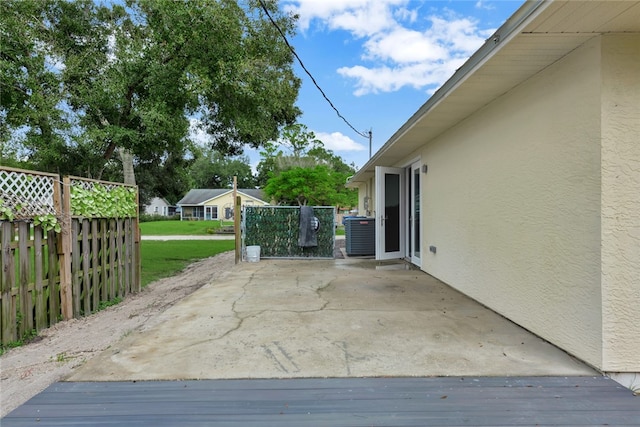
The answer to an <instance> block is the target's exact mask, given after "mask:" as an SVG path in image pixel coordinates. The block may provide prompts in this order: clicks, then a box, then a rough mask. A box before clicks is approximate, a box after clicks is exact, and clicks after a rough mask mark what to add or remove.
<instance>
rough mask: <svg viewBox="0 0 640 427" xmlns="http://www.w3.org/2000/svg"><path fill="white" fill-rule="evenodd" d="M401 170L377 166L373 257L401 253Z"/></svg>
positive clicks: (402, 188) (378, 257)
mask: <svg viewBox="0 0 640 427" xmlns="http://www.w3.org/2000/svg"><path fill="white" fill-rule="evenodd" d="M403 173H404V170H403V169H400V168H386V167H382V166H376V236H377V238H376V259H380V260H382V259H393V258H402V257H404V256H405V255H404V253H405V251H404V236H403V233H402V230H403V229H404V221H403V214H404V211H405V209H404V206H403V203H401V202H402V199H403V197H402V194H403V193H402V192H403V190H404V179H403Z"/></svg>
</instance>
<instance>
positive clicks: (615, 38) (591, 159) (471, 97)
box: [347, 1, 640, 387]
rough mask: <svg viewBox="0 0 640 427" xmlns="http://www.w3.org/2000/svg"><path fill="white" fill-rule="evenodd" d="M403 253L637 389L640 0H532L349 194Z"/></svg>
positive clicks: (382, 252)
mask: <svg viewBox="0 0 640 427" xmlns="http://www.w3.org/2000/svg"><path fill="white" fill-rule="evenodd" d="M347 185H348V186H350V187H352V188H358V190H359V211H360V213H361V215H362V214H363V213H365V214H366V215H369V216H371V217H375V219H376V220H375V221H376V257H377V258H378V259H385V258H403V257H404V258H406V259H408V260H409V261H410V262H412V263H414V264H415V265H417V266H418V267H419V268H420V269H422V270H423V271H425V272H426V273H428V274H430V275H433V276H435V277H437V278H438V279H440V280H442V281H443V282H445V283H447V284H449V285H450V286H452V287H454V288H456V289H458V290H459V291H461V292H463V293H465V294H467V295H469V296H471V297H472V298H474V299H476V300H478V301H479V302H481V303H483V304H485V305H486V306H488V307H490V308H492V309H493V310H495V311H496V312H498V313H500V314H502V315H504V316H506V317H507V318H509V319H511V320H512V321H514V322H515V323H517V324H519V325H521V326H523V327H524V328H526V329H528V330H530V331H532V332H533V333H535V334H537V335H539V336H540V337H542V338H544V339H546V340H548V341H549V342H551V343H553V344H555V345H557V346H558V347H560V348H562V349H564V350H565V351H567V352H568V353H570V354H572V355H574V356H575V357H577V358H578V359H581V360H583V361H584V362H586V363H588V364H590V365H591V366H593V367H594V368H596V369H598V370H599V371H601V372H604V373H607V374H609V375H611V376H612V377H614V378H616V379H618V380H619V381H620V382H621V383H623V384H625V383H627V384H625V385H628V386H631V387H640V375H638V373H640V2H639V1H614V2H610V1H527V2H525V3H524V4H523V5H522V7H521V8H520V9H519V10H518V11H516V12H515V14H514V15H513V16H512V17H510V18H509V19H508V20H507V21H506V22H505V24H504V25H503V26H502V27H500V28H499V29H498V30H497V31H496V33H495V34H494V35H493V36H492V37H491V38H490V39H488V40H487V41H486V43H485V44H484V45H483V46H482V47H481V48H480V49H479V50H478V51H477V52H476V53H475V54H474V55H473V56H472V57H471V58H470V59H469V60H468V61H467V62H466V63H465V64H464V65H463V66H462V67H461V68H460V69H458V70H457V71H456V73H455V74H454V75H453V76H452V77H451V78H450V79H449V80H448V81H447V82H446V83H445V84H444V85H443V86H442V87H441V88H440V89H439V90H438V91H437V92H436V93H435V94H434V95H433V96H432V97H431V98H430V99H428V100H427V101H426V103H425V104H424V105H423V106H422V107H421V108H420V109H419V110H418V111H416V112H415V114H414V115H413V116H412V117H411V118H409V120H408V121H407V122H406V123H405V124H404V125H402V127H401V128H400V129H398V131H397V132H396V133H395V134H394V135H393V136H392V137H391V138H390V139H389V140H388V141H387V142H386V143H385V144H384V145H383V146H382V148H381V149H380V150H379V151H378V152H376V153H375V154H374V155H373V156H372V157H371V159H370V160H369V161H368V162H367V164H366V165H364V167H362V168H361V169H360V170H359V171H358V173H357V174H356V175H355V176H354V177H353V178H352V179H351V180H350V182H349V183H348V184H347Z"/></svg>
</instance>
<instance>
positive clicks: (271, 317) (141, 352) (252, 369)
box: [68, 258, 597, 381]
mask: <svg viewBox="0 0 640 427" xmlns="http://www.w3.org/2000/svg"><path fill="white" fill-rule="evenodd" d="M555 375H558V376H577V375H597V373H596V372H595V371H594V370H592V369H591V368H589V367H588V366H586V365H584V364H583V363H581V362H580V361H577V360H576V359H574V358H572V357H571V356H569V355H568V354H566V353H565V352H563V351H561V350H560V349H558V348H556V347H554V346H552V345H550V344H549V343H547V342H545V341H543V340H542V339H540V338H538V337H536V336H534V335H533V334H531V333H529V332H527V331H526V330H524V329H522V328H520V327H518V326H517V325H515V324H513V323H511V322H510V321H508V320H506V319H505V318H503V317H501V316H500V315H498V314H496V313H494V312H493V311H491V310H488V309H487V308H485V307H483V306H481V305H480V304H478V303H476V302H475V301H473V300H471V299H469V298H468V297H466V296H464V295H462V294H461V293H459V292H457V291H455V290H453V289H452V288H450V287H448V286H447V285H445V284H443V283H442V282H440V281H438V280H437V279H435V278H433V277H431V276H429V275H427V274H425V273H423V272H421V271H419V270H415V269H411V268H410V267H409V266H408V264H406V263H404V262H402V261H394V262H378V261H375V260H371V259H353V258H349V259H341V260H322V261H317V260H261V261H260V262H258V263H241V264H239V265H237V266H235V267H234V269H233V270H232V272H231V273H230V274H229V275H227V276H226V277H225V278H224V281H222V282H213V283H209V284H207V285H205V286H204V287H202V288H201V289H199V290H198V291H196V292H195V293H193V294H192V295H190V296H189V297H188V298H186V299H184V300H182V301H181V302H180V303H178V304H177V305H175V306H174V307H172V308H170V309H169V310H167V311H165V312H164V313H163V314H162V315H161V318H160V319H158V322H156V324H155V326H153V327H151V328H149V329H147V330H142V331H137V332H133V333H131V334H130V335H128V336H127V337H125V338H123V339H122V340H121V341H120V342H119V343H118V344H117V345H116V346H114V347H113V348H110V349H108V350H106V351H105V352H104V353H102V354H101V355H99V356H97V357H95V358H93V359H92V360H90V361H89V362H88V363H87V364H86V365H84V366H83V367H81V368H79V369H78V370H77V371H76V372H75V373H74V374H73V375H72V376H71V377H70V378H68V380H70V381H120V380H171V379H222V378H226V379H229V378H296V377H298V378H300V377H379V376H555Z"/></svg>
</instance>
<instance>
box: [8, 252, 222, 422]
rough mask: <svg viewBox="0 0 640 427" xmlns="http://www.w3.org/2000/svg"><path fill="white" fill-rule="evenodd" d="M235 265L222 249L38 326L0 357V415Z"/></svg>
mask: <svg viewBox="0 0 640 427" xmlns="http://www.w3.org/2000/svg"><path fill="white" fill-rule="evenodd" d="M233 266H234V253H233V252H226V253H223V254H220V255H217V256H215V257H211V258H207V259H205V260H202V261H198V262H196V263H194V264H191V265H190V266H189V267H187V268H186V269H185V270H184V271H182V272H181V273H180V274H178V275H177V276H173V277H169V278H166V279H162V280H159V281H157V282H154V283H152V284H150V285H149V286H147V287H146V288H145V289H144V290H143V291H142V292H140V293H138V294H134V295H130V296H128V297H127V298H125V300H124V301H123V302H121V303H120V304H118V305H116V306H112V307H109V308H107V309H105V310H103V311H100V312H98V313H96V314H93V315H91V316H88V317H84V318H81V319H73V320H70V321H67V322H60V323H58V324H56V325H54V326H52V327H50V328H48V329H45V330H43V331H42V332H41V333H40V334H39V335H38V337H37V338H36V339H35V340H34V341H33V342H31V343H29V344H27V345H24V346H22V347H18V348H14V349H11V350H9V351H7V352H6V353H5V354H3V355H2V356H1V357H0V403H1V405H0V417H4V416H5V415H7V414H8V413H9V412H11V411H12V410H13V409H15V408H17V407H18V406H20V405H22V404H23V403H24V402H26V401H27V400H29V399H30V398H31V397H33V396H35V395H36V394H38V393H40V392H41V391H42V390H44V389H45V388H47V387H48V386H49V385H50V384H52V383H54V382H56V381H60V380H62V379H64V378H66V377H68V376H69V375H70V374H71V373H72V372H73V371H74V370H75V369H76V368H78V367H79V366H81V365H82V364H84V363H85V362H86V361H87V360H89V359H91V358H92V357H93V356H95V355H97V354H98V353H100V352H102V351H103V350H105V349H107V348H109V347H110V346H111V345H113V344H114V343H115V342H117V341H119V340H120V339H122V338H123V337H125V336H127V335H128V334H130V333H131V332H133V331H143V330H146V329H148V328H151V327H153V326H154V325H155V324H156V323H157V322H158V320H157V319H156V318H157V315H158V314H160V313H162V312H164V311H165V310H167V309H168V308H169V307H171V306H173V305H174V304H176V303H177V302H178V301H180V300H181V299H183V298H184V297H186V296H187V295H190V294H191V293H193V292H194V291H196V290H197V289H199V288H200V287H202V286H203V285H205V284H207V283H209V282H212V281H215V280H219V279H220V278H222V277H224V276H225V275H226V274H227V273H228V272H229V271H230V270H231V269H232V268H233Z"/></svg>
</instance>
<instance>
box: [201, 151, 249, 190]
mask: <svg viewBox="0 0 640 427" xmlns="http://www.w3.org/2000/svg"><path fill="white" fill-rule="evenodd" d="M249 163H250V162H249V158H248V157H247V156H231V157H230V156H225V155H223V154H222V153H220V152H219V151H216V150H204V152H203V153H202V155H200V156H198V158H197V159H196V160H195V161H194V162H193V164H192V165H191V167H190V168H189V176H190V177H191V182H192V183H193V186H194V187H195V188H231V187H232V186H233V177H234V176H235V177H237V180H238V187H239V188H255V185H256V180H255V177H254V176H253V173H252V171H251V166H250V165H249Z"/></svg>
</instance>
